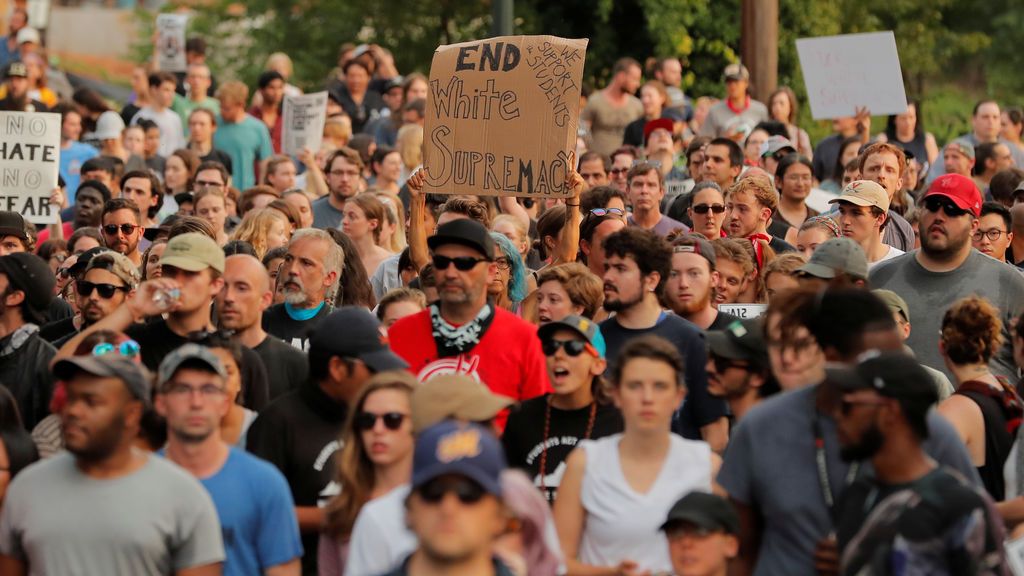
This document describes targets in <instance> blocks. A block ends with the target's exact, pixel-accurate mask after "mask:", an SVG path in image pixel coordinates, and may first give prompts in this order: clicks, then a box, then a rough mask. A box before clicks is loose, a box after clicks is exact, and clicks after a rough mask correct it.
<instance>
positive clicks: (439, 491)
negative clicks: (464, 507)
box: [416, 478, 486, 504]
mask: <svg viewBox="0 0 1024 576" xmlns="http://www.w3.org/2000/svg"><path fill="white" fill-rule="evenodd" d="M449 492H452V493H454V494H455V497H456V498H458V499H459V502H462V503H463V504H476V503H477V502H479V501H480V500H482V499H483V497H484V494H486V491H485V490H484V487H483V486H481V485H479V484H477V483H476V482H473V481H472V480H469V479H468V478H439V479H436V480H431V481H430V482H427V483H426V484H424V485H422V486H420V487H419V488H417V489H416V493H417V494H419V496H420V499H422V500H423V501H424V502H427V503H429V504H437V503H439V502H440V501H441V500H444V495H445V494H447V493H449Z"/></svg>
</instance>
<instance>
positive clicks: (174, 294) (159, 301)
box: [153, 288, 181, 311]
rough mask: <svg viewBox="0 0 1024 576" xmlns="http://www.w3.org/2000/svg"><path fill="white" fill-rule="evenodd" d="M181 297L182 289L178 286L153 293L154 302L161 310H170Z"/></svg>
mask: <svg viewBox="0 0 1024 576" xmlns="http://www.w3.org/2000/svg"><path fill="white" fill-rule="evenodd" d="M180 298H181V290H179V289H178V288H172V289H170V290H157V291H156V293H154V294H153V303H154V304H156V305H157V307H158V308H160V310H161V311H167V310H170V308H171V306H173V305H174V303H175V302H177V301H178V300H179V299H180Z"/></svg>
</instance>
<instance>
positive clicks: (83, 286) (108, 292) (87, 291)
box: [75, 280, 128, 299]
mask: <svg viewBox="0 0 1024 576" xmlns="http://www.w3.org/2000/svg"><path fill="white" fill-rule="evenodd" d="M75 290H76V291H77V292H78V295H79V296H92V291H93V290H96V291H97V292H99V293H100V298H104V299H106V298H113V297H114V293H116V292H117V291H118V290H123V291H125V292H127V291H128V287H127V286H115V285H113V284H97V283H94V282H88V281H86V280H79V281H78V282H75Z"/></svg>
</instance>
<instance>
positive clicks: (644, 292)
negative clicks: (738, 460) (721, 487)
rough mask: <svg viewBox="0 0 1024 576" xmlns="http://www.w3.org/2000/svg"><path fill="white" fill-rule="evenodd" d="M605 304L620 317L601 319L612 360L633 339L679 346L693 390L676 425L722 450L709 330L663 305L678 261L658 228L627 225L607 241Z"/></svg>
mask: <svg viewBox="0 0 1024 576" xmlns="http://www.w3.org/2000/svg"><path fill="white" fill-rule="evenodd" d="M604 249H605V263H604V268H605V270H604V308H605V310H607V311H609V312H615V316H613V317H611V318H609V319H608V320H605V321H604V322H602V323H601V333H602V334H604V339H605V343H606V344H607V347H608V348H607V358H608V364H609V365H610V366H613V365H614V364H615V360H616V359H617V358H618V355H619V351H620V350H622V348H623V346H625V345H626V343H627V342H628V341H630V340H632V339H633V338H636V337H638V336H643V335H646V334H654V335H656V336H661V337H662V338H665V339H666V340H668V341H669V342H671V343H672V344H674V345H675V346H676V348H677V349H678V350H679V353H680V355H682V356H683V358H685V359H686V367H685V372H686V373H685V376H684V379H685V381H686V388H687V395H686V402H684V403H683V406H682V409H681V410H680V411H679V412H678V413H677V414H676V418H675V419H674V421H673V423H672V426H673V428H674V429H675V430H676V431H677V432H679V433H680V434H681V435H682V436H684V437H686V438H690V439H698V440H699V439H703V440H705V441H706V442H707V443H708V444H710V445H711V448H712V449H713V450H715V451H716V452H720V451H722V450H723V449H725V444H726V442H727V441H728V421H727V420H726V417H725V415H726V407H725V402H724V401H722V400H721V399H718V398H713V397H711V396H710V395H709V394H708V380H707V373H706V372H705V370H704V365H705V363H706V361H707V350H706V348H705V344H704V335H703V333H701V330H700V328H698V327H697V326H695V325H694V324H693V323H692V322H689V321H687V320H684V319H682V318H680V317H679V316H676V315H675V314H672V313H671V312H667V311H665V310H663V309H662V307H661V303H660V302H661V296H662V294H663V291H664V289H665V284H666V280H667V279H668V276H669V273H670V270H671V266H672V247H671V246H669V244H668V242H667V241H666V240H664V239H663V238H661V237H659V236H657V235H655V234H654V233H653V232H649V231H647V230H641V229H639V228H636V227H631V228H625V229H623V230H620V231H618V232H616V233H615V234H612V235H611V236H609V237H608V238H606V239H605V241H604Z"/></svg>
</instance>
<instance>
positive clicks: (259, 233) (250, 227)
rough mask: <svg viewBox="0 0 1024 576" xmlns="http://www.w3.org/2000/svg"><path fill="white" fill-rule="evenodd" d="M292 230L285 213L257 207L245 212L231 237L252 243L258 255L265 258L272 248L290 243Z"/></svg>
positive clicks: (261, 258)
mask: <svg viewBox="0 0 1024 576" xmlns="http://www.w3.org/2000/svg"><path fill="white" fill-rule="evenodd" d="M290 230H291V225H290V224H289V223H288V219H287V218H285V216H284V214H282V213H281V212H279V211H277V210H274V209H272V208H257V209H255V210H250V211H249V212H246V213H245V217H244V218H242V223H241V224H239V225H238V228H236V229H235V233H234V235H232V237H231V239H232V240H241V241H243V242H248V243H249V244H252V247H253V249H254V250H256V257H257V258H259V259H260V260H263V257H264V256H266V255H267V252H269V251H270V250H273V249H274V248H277V247H279V246H287V245H288V239H289V237H290V236H291V233H290Z"/></svg>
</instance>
